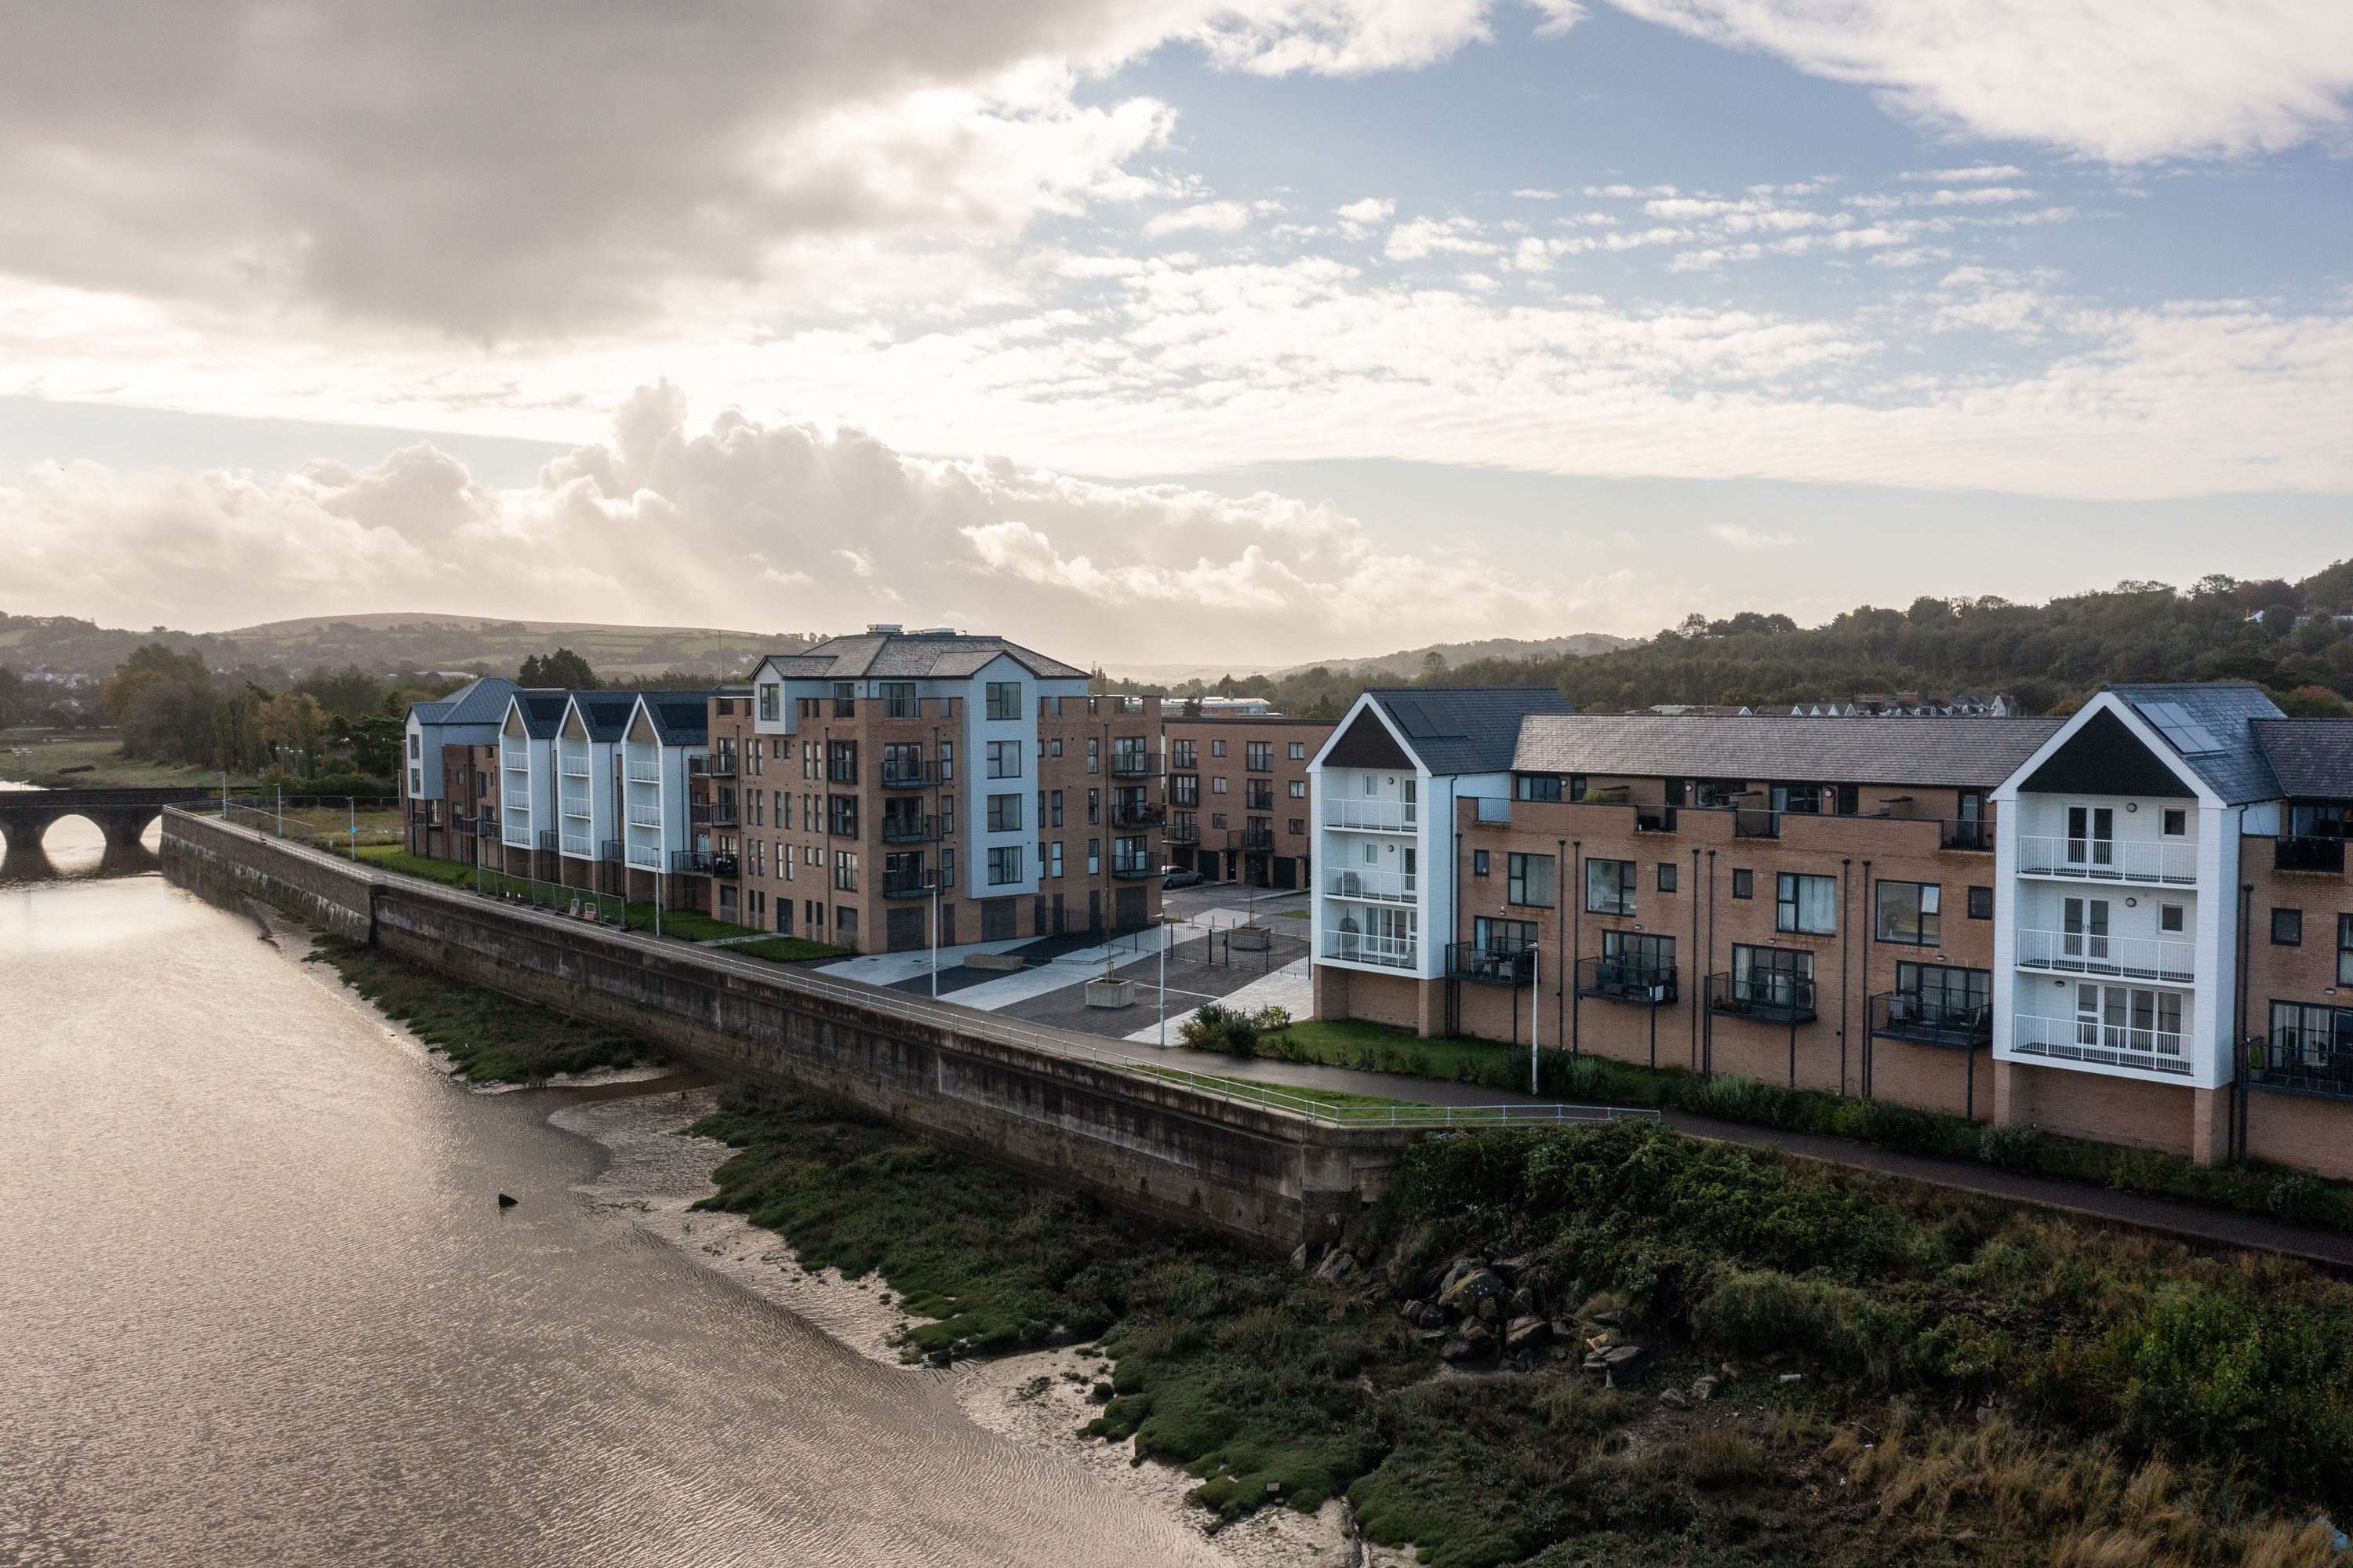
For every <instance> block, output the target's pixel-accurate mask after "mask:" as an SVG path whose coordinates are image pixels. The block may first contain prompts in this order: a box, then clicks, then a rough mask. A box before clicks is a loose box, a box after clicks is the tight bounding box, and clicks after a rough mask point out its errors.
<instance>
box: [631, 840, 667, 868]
mask: <svg viewBox="0 0 2353 1568" xmlns="http://www.w3.org/2000/svg"><path fill="white" fill-rule="evenodd" d="M661 860H662V857H661V851H659V850H658V849H647V848H645V847H643V846H642V845H638V844H631V845H630V846H629V863H630V864H631V865H638V866H643V867H644V868H645V869H646V870H648V871H659V870H660V869H661Z"/></svg>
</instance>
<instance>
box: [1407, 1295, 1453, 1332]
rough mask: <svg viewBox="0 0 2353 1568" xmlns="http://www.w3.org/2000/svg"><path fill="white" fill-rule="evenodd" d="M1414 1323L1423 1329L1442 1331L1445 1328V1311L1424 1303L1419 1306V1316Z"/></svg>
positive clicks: (1426, 1302)
mask: <svg viewBox="0 0 2353 1568" xmlns="http://www.w3.org/2000/svg"><path fill="white" fill-rule="evenodd" d="M1414 1321H1415V1322H1417V1323H1419V1324H1420V1325H1421V1326H1422V1327H1423V1328H1424V1329H1443V1328H1444V1327H1446V1310H1445V1308H1441V1307H1438V1306H1435V1305H1433V1304H1431V1303H1430V1302H1428V1301H1425V1302H1423V1303H1422V1304H1421V1316H1420V1317H1419V1318H1417V1319H1414Z"/></svg>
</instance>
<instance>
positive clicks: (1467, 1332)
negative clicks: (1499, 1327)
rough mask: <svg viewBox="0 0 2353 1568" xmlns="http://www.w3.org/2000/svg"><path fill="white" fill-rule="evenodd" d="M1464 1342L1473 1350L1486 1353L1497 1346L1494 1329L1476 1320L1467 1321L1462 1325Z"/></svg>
mask: <svg viewBox="0 0 2353 1568" xmlns="http://www.w3.org/2000/svg"><path fill="white" fill-rule="evenodd" d="M1462 1342H1463V1343H1464V1344H1466V1345H1469V1346H1470V1347H1471V1349H1472V1351H1476V1352H1478V1353H1479V1354H1482V1355H1484V1354H1485V1353H1486V1352H1487V1351H1492V1350H1493V1349H1494V1348H1495V1334H1494V1330H1491V1329H1489V1328H1488V1327H1487V1325H1486V1324H1484V1323H1481V1322H1476V1321H1473V1322H1469V1323H1465V1324H1463V1325H1462Z"/></svg>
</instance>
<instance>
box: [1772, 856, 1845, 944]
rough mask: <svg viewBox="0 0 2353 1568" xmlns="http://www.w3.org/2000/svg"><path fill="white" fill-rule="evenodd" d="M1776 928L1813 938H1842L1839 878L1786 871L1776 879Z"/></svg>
mask: <svg viewBox="0 0 2353 1568" xmlns="http://www.w3.org/2000/svg"><path fill="white" fill-rule="evenodd" d="M1773 928H1774V929H1775V930H1777V931H1798V932H1802V933H1803V934H1805V935H1806V936H1809V937H1835V936H1837V935H1838V878H1837V877H1835V876H1799V875H1797V874H1794V873H1791V872H1787V871H1785V872H1783V873H1781V874H1780V875H1779V876H1778V877H1776V878H1775V879H1774V893H1773Z"/></svg>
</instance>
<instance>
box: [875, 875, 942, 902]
mask: <svg viewBox="0 0 2353 1568" xmlns="http://www.w3.org/2000/svg"><path fill="white" fill-rule="evenodd" d="M938 878H939V873H937V872H935V871H886V872H884V873H883V874H882V896H883V897H885V898H929V897H930V896H931V895H932V889H933V888H934V885H936V884H937V881H938Z"/></svg>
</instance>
